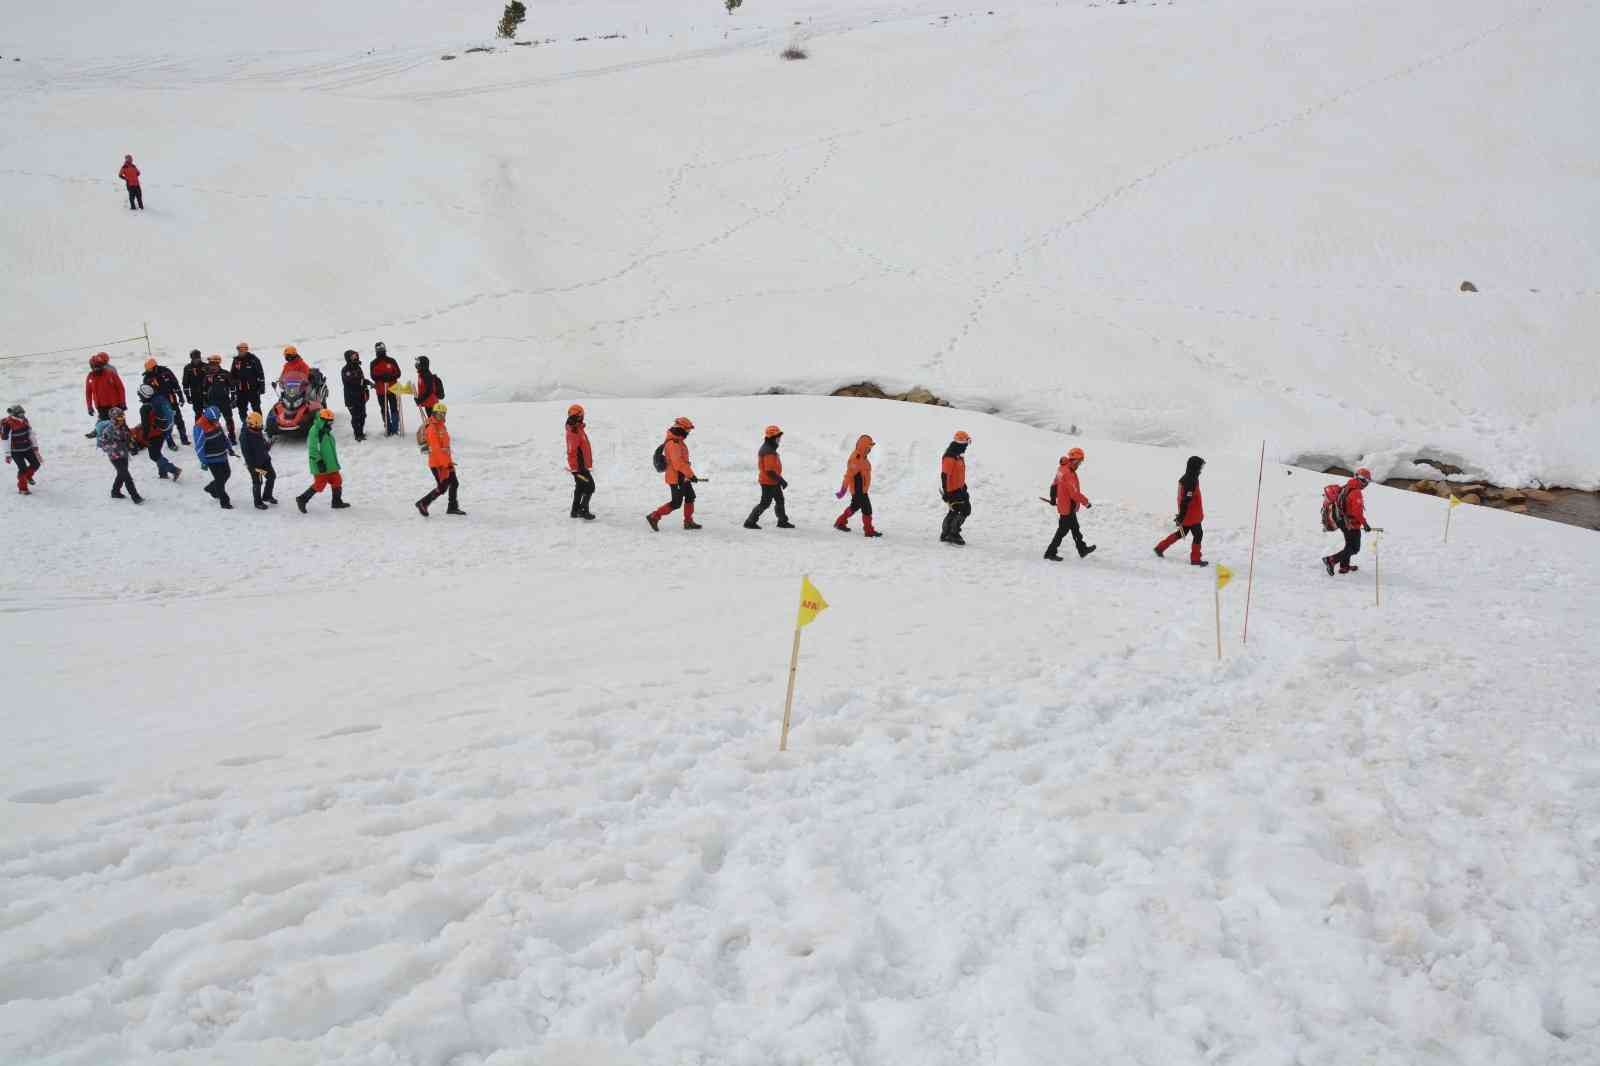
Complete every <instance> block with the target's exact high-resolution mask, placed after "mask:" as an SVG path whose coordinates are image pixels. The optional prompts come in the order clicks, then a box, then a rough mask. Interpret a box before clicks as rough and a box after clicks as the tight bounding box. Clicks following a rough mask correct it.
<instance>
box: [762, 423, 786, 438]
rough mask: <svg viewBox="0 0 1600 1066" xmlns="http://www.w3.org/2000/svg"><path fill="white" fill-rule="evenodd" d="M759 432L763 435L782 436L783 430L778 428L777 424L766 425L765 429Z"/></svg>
mask: <svg viewBox="0 0 1600 1066" xmlns="http://www.w3.org/2000/svg"><path fill="white" fill-rule="evenodd" d="M761 434H762V436H764V437H781V436H783V430H781V429H779V428H778V427H777V426H768V427H767V428H766V429H764V430H762V431H761Z"/></svg>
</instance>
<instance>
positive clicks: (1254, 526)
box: [1243, 441, 1267, 644]
mask: <svg viewBox="0 0 1600 1066" xmlns="http://www.w3.org/2000/svg"><path fill="white" fill-rule="evenodd" d="M1266 471H1267V442H1266V441H1262V442H1261V462H1260V464H1259V465H1257V467H1256V517H1255V520H1254V521H1253V522H1251V524H1250V576H1249V578H1248V579H1246V581H1245V588H1244V641H1243V642H1244V643H1245V644H1248V643H1250V594H1251V593H1252V592H1254V591H1255V588H1256V531H1257V530H1259V529H1260V528H1261V479H1262V476H1263V475H1264V474H1265V473H1266Z"/></svg>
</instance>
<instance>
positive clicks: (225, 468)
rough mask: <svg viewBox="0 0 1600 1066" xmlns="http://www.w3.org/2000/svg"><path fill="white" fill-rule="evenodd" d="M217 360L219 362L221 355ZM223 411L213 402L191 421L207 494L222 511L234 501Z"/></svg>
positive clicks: (229, 444) (228, 445) (231, 451)
mask: <svg viewBox="0 0 1600 1066" xmlns="http://www.w3.org/2000/svg"><path fill="white" fill-rule="evenodd" d="M218 361H219V362H220V361H221V357H220V356H218ZM223 414H224V411H223V409H222V408H220V407H218V406H216V405H215V404H212V405H211V406H209V407H207V408H206V409H205V410H204V411H202V412H200V417H199V418H197V419H195V420H194V454H195V458H197V459H199V460H200V465H201V466H202V467H204V468H205V469H206V471H207V472H209V473H210V474H211V484H209V485H207V486H206V495H208V496H210V497H211V498H212V499H214V500H216V501H217V504H218V506H220V507H221V508H222V509H223V510H224V511H231V510H233V502H232V501H231V500H229V499H228V478H230V477H232V476H233V466H232V464H230V463H229V462H228V456H229V455H231V454H232V453H233V448H232V444H233V441H232V440H230V439H229V438H228V436H227V435H226V434H225V433H224V432H223V429H222V426H223V418H222V416H223Z"/></svg>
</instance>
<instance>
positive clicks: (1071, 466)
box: [1044, 448, 1095, 563]
mask: <svg viewBox="0 0 1600 1066" xmlns="http://www.w3.org/2000/svg"><path fill="white" fill-rule="evenodd" d="M1082 465H1083V449H1082V448H1074V449H1072V450H1071V451H1070V452H1068V453H1067V454H1066V455H1063V456H1062V457H1061V463H1060V464H1059V465H1058V466H1057V467H1056V479H1055V481H1053V482H1051V484H1050V502H1051V503H1053V504H1055V505H1056V515H1057V517H1056V535H1055V536H1054V537H1052V538H1051V539H1050V546H1049V547H1048V548H1046V549H1045V550H1044V557H1045V558H1046V559H1049V560H1050V561H1051V562H1052V563H1059V562H1060V561H1061V556H1060V555H1058V554H1057V553H1056V549H1057V548H1059V547H1061V541H1062V540H1063V539H1065V537H1066V536H1067V534H1069V533H1070V534H1072V543H1073V545H1074V546H1076V547H1077V549H1078V558H1080V559H1082V558H1083V557H1084V556H1086V555H1088V554H1089V553H1090V552H1092V551H1094V549H1095V545H1093V544H1085V543H1084V542H1083V531H1082V530H1081V529H1079V528H1078V509H1079V508H1080V507H1083V508H1087V507H1092V506H1094V505H1093V504H1091V503H1090V502H1089V497H1087V496H1085V495H1084V494H1083V489H1082V488H1080V487H1079V485H1078V467H1080V466H1082Z"/></svg>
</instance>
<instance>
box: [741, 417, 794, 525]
mask: <svg viewBox="0 0 1600 1066" xmlns="http://www.w3.org/2000/svg"><path fill="white" fill-rule="evenodd" d="M782 442H783V430H781V429H779V428H778V427H777V426H768V427H767V428H766V429H765V430H763V431H762V440H761V447H759V448H757V449H756V484H757V485H760V486H761V502H760V503H758V504H756V506H755V510H753V511H751V512H750V517H749V518H746V519H745V520H744V528H746V529H760V528H761V516H762V515H763V514H766V511H767V508H768V507H771V508H772V510H773V513H774V514H776V515H777V516H778V528H779V529H793V528H794V523H793V522H790V521H789V512H788V510H787V509H786V508H785V507H784V501H783V490H784V489H786V488H788V487H789V483H788V482H787V481H785V480H784V478H783V460H782V459H780V458H779V457H778V445H779V444H781V443H782Z"/></svg>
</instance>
